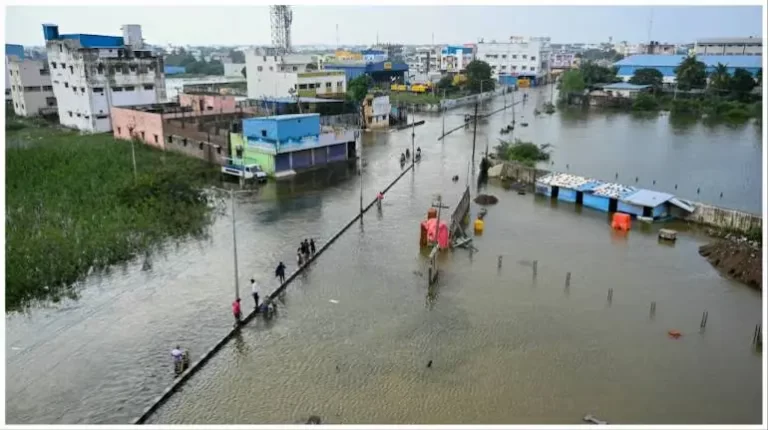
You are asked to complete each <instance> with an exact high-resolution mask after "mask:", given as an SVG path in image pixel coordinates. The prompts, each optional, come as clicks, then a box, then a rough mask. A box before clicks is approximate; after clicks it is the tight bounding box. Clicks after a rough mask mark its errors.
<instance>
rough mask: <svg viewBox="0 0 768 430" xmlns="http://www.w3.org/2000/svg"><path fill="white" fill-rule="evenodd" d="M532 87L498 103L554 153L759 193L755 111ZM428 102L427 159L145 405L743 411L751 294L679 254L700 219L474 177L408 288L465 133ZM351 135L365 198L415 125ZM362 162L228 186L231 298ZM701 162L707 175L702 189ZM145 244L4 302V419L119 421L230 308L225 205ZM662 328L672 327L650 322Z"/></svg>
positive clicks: (748, 380)
mask: <svg viewBox="0 0 768 430" xmlns="http://www.w3.org/2000/svg"><path fill="white" fill-rule="evenodd" d="M532 94H533V95H532V97H531V100H530V102H529V103H527V106H526V107H525V108H523V109H522V110H520V109H518V111H517V112H516V116H517V118H518V121H519V120H520V119H519V118H520V117H521V116H523V117H525V118H526V119H527V120H528V121H529V122H530V123H531V125H530V126H529V127H526V128H524V129H520V132H519V135H520V137H522V138H530V139H532V140H535V141H537V143H545V140H546V141H548V142H550V143H553V144H554V145H555V148H554V151H555V153H554V158H553V161H554V162H555V167H557V166H558V165H559V164H563V170H565V166H564V165H565V164H568V165H569V167H568V168H569V170H570V171H573V172H576V173H583V174H587V175H593V176H598V177H603V178H604V179H612V177H613V173H614V172H613V171H614V170H617V169H618V170H620V180H621V177H623V176H632V180H634V176H639V177H640V179H641V182H640V185H642V186H648V187H650V184H643V183H642V181H644V180H646V179H645V178H650V177H652V176H657V175H655V174H654V173H656V172H659V173H658V178H656V180H657V182H658V183H660V184H662V185H663V184H673V183H675V182H679V186H678V188H679V190H678V194H681V195H682V196H683V197H688V198H696V197H697V195H696V191H695V188H696V186H699V187H701V193H700V194H699V195H698V196H699V197H700V198H699V200H704V201H707V198H708V199H709V201H710V202H712V203H715V204H719V203H720V201H719V193H720V192H721V191H723V190H724V200H725V199H730V200H728V201H727V202H723V203H722V204H723V205H726V206H727V205H729V204H726V203H733V204H730V206H736V207H739V208H742V209H745V210H749V209H750V208H759V207H760V194H761V189H760V160H761V157H762V148H761V145H760V136H759V134H758V133H757V132H756V131H755V130H754V129H753V128H754V127H753V126H752V125H745V126H743V127H741V128H729V127H725V126H722V127H721V128H715V129H710V128H707V126H703V125H693V126H690V128H687V129H685V130H683V131H680V130H678V129H675V128H673V127H672V126H671V125H670V124H669V119H668V118H665V117H661V118H658V119H656V120H654V121H650V122H649V120H647V119H636V118H634V117H632V116H630V115H623V116H622V115H614V116H602V115H596V114H589V115H588V117H586V118H584V117H582V116H578V117H573V116H570V117H569V116H568V115H575V114H560V113H558V114H555V115H553V116H551V117H540V118H536V119H534V118H533V114H532V110H533V107H534V106H535V105H536V103H538V100H537V97H539V96H540V97H542V98H546V97H548V92H547V91H544V92H541V93H538V92H536V91H535V90H532ZM501 103H503V102H502V101H501V100H499V99H497V100H496V101H494V104H495V106H496V107H498V106H499V105H500V104H501ZM492 108H493V107H490V108H489V109H492ZM466 111H467V112H468V111H469V110H468V109H467V110H466ZM521 112H522V113H521ZM424 118H425V119H427V123H426V125H424V126H421V127H417V128H416V145H417V146H420V147H421V148H422V151H423V153H424V156H423V162H422V163H421V164H420V165H419V166H417V168H416V170H415V172H414V174H413V175H406V176H405V177H404V178H403V179H402V180H401V181H400V182H399V183H398V184H397V185H396V186H395V187H394V188H393V189H392V190H391V191H390V193H388V195H387V196H386V198H385V201H384V204H383V207H382V210H381V212H378V211H377V210H376V209H375V208H374V209H372V210H371V212H369V213H368V214H367V215H366V217H365V220H364V223H363V225H362V227H361V226H354V227H353V228H351V229H350V230H349V231H348V232H347V233H346V234H345V235H344V236H343V237H342V238H341V239H340V240H339V241H338V243H336V244H334V245H333V247H332V248H331V249H330V250H329V251H327V252H326V253H325V254H323V255H322V256H321V258H320V259H319V261H318V263H317V264H315V265H314V266H313V267H312V268H311V270H309V271H308V272H307V273H306V274H305V275H303V276H301V277H300V278H299V279H298V280H297V282H296V283H295V284H293V285H291V286H290V287H289V288H288V291H287V293H286V295H285V297H284V303H283V305H282V306H281V308H280V313H279V315H278V317H277V318H275V319H274V320H272V321H271V322H269V323H265V322H264V321H259V322H256V323H254V324H252V325H249V326H248V327H246V328H245V330H244V331H243V333H242V335H241V336H240V337H239V338H238V339H235V340H234V341H233V342H231V343H230V344H229V345H228V346H227V347H225V348H224V349H223V350H222V352H221V353H220V354H219V355H217V356H216V357H215V358H214V359H213V360H211V361H210V362H209V363H208V365H206V367H205V368H204V369H203V370H202V371H201V372H200V373H199V374H197V375H195V376H194V377H193V378H192V379H191V380H190V381H189V383H188V385H186V386H185V387H184V389H183V390H182V391H181V392H179V393H177V394H176V395H175V396H174V397H173V398H172V399H171V400H170V401H169V403H167V404H166V405H165V406H164V407H162V408H161V409H160V410H159V411H158V413H157V414H156V415H154V416H153V417H152V419H151V421H152V422H153V423H188V424H205V423H294V422H300V421H302V420H306V418H307V417H308V416H310V415H318V416H320V417H322V419H323V422H330V423H507V422H509V423H576V422H579V420H580V418H581V416H583V415H584V414H586V413H591V414H593V415H595V416H597V417H599V418H601V419H604V420H608V421H609V422H616V423H649V424H650V423H687V422H695V423H758V422H760V413H761V392H760V390H761V385H760V381H761V378H762V375H761V361H760V360H761V357H760V355H757V354H755V353H754V352H752V351H751V349H750V340H751V336H752V330H753V328H754V325H755V324H756V323H757V322H759V320H760V318H761V297H760V295H759V294H758V293H756V292H754V291H751V290H749V289H748V288H745V287H743V286H741V285H739V284H736V283H734V282H731V281H728V280H725V279H723V278H722V277H720V276H719V275H718V274H717V272H716V271H715V270H714V269H713V268H712V267H711V266H710V265H709V264H708V263H707V262H706V260H704V259H703V258H701V257H700V256H699V255H698V253H697V252H696V251H697V248H698V246H699V245H700V244H702V243H705V241H706V238H703V237H701V236H697V235H695V234H693V233H681V234H680V235H679V239H678V241H677V243H676V244H675V245H674V246H662V245H659V244H658V243H657V240H656V235H655V231H656V230H657V229H658V226H653V227H651V228H649V229H643V228H640V227H639V226H638V227H637V228H636V229H634V230H633V231H632V232H630V233H629V236H628V237H621V236H616V235H613V234H611V232H610V229H609V226H608V222H607V217H606V215H605V214H602V213H598V212H594V211H591V210H588V209H581V208H577V207H574V206H573V205H568V204H562V203H560V204H556V203H555V204H553V203H552V202H550V201H548V200H546V199H541V198H537V197H535V196H532V195H530V194H529V195H525V196H520V195H517V193H516V192H514V191H510V192H505V191H504V190H502V189H501V188H497V187H494V186H493V185H489V186H488V188H486V189H485V190H484V192H486V193H489V194H494V195H496V196H497V197H499V203H498V204H497V205H494V206H492V207H489V208H488V209H489V210H488V214H487V215H486V218H485V220H486V230H485V234H484V235H483V236H481V237H478V238H476V239H475V246H477V248H478V252H476V253H472V254H470V253H469V252H467V251H464V250H457V251H454V252H452V253H448V254H446V255H444V256H442V257H441V261H440V265H441V271H442V272H441V281H440V283H439V285H438V286H437V287H435V288H427V286H426V280H425V278H424V276H425V275H424V273H425V272H426V269H425V267H426V266H425V259H424V257H423V256H422V255H421V254H420V252H419V250H418V221H419V219H421V218H422V217H423V216H424V214H425V212H426V209H427V207H428V206H429V204H430V202H431V199H432V197H433V196H434V194H436V193H441V194H442V195H443V197H444V199H445V201H446V203H447V204H448V205H453V204H455V202H456V201H457V200H458V198H459V195H460V192H461V188H462V186H463V185H464V184H465V180H466V171H467V161H468V159H469V154H470V152H471V130H469V131H465V130H460V131H458V132H456V133H454V134H452V135H451V136H449V137H448V138H447V139H446V141H445V143H444V144H439V143H437V141H436V138H437V134H438V133H439V131H440V129H441V121H440V119H439V118H438V117H429V116H425V117H424ZM462 119H463V111H460V110H459V111H452V112H449V116H448V117H447V121H446V122H447V124H448V125H447V128H451V127H452V126H455V125H457V124H459V123H460V122H461V121H462ZM510 120H511V113H509V112H506V113H500V114H497V115H495V116H494V117H492V119H491V120H490V121H489V122H488V123H487V124H484V125H482V126H481V128H479V129H478V153H479V152H481V151H483V150H484V149H485V148H484V146H485V141H486V138H487V139H488V143H489V145H490V146H492V145H493V144H495V142H494V140H495V139H496V137H497V136H498V130H499V129H500V128H501V127H502V126H503V125H504V124H505V123H506V122H508V121H510ZM526 133H527V134H526ZM516 135H518V133H517V131H516ZM365 139H366V141H365V143H366V145H365V153H364V157H365V158H366V159H367V160H368V165H367V167H366V171H365V175H364V178H363V187H364V190H365V194H366V200H368V198H369V197H370V198H373V196H375V193H376V191H377V190H378V189H379V188H380V187H383V186H384V185H385V184H386V183H388V182H389V181H390V180H391V179H392V178H394V176H395V175H396V174H397V172H398V171H399V169H400V167H399V164H398V163H397V158H398V156H399V154H400V152H401V151H404V150H405V148H406V147H410V130H404V131H401V132H396V133H376V134H368V135H366V138H365ZM641 149H644V151H641ZM640 152H642V154H645V155H642V154H640ZM649 152H650V153H649ZM725 154H727V155H728V156H727V157H726V156H725ZM642 157H647V158H642ZM641 158H642V159H641ZM643 160H648V161H643ZM651 160H654V161H651ZM605 166H620V167H619V168H616V167H605ZM673 167H674V168H673ZM630 171H631V172H637V173H629V172H630ZM600 172H604V173H605V174H604V175H600ZM455 174H458V175H459V176H460V178H461V179H460V181H459V183H458V184H454V183H453V182H451V181H450V178H451V176H453V175H455ZM662 175H665V176H662ZM358 181H359V177H358V176H357V175H356V174H355V172H354V170H347V169H344V168H342V169H333V170H330V171H318V172H314V173H311V174H308V175H303V176H301V177H299V178H297V179H296V180H294V181H288V182H282V183H279V184H270V185H268V186H266V187H265V188H264V189H263V190H262V191H261V192H260V193H259V194H258V195H254V196H241V197H239V198H238V209H237V210H238V253H239V257H240V271H241V273H240V284H241V294H242V295H243V297H244V300H245V303H246V304H248V303H249V299H250V297H249V295H248V288H249V287H248V285H247V284H248V282H247V281H248V278H250V277H252V276H253V277H255V278H256V279H257V280H258V281H259V282H260V283H261V284H262V285H263V288H262V291H263V292H268V291H272V290H273V289H274V288H275V287H276V282H275V281H274V279H273V278H272V276H271V275H272V269H273V267H274V264H275V263H276V262H277V261H278V260H280V259H282V260H284V261H285V262H286V263H287V264H288V265H289V267H291V268H292V267H293V266H294V265H295V258H294V257H295V249H296V247H297V246H298V241H299V240H300V239H301V238H305V237H314V238H316V239H319V240H320V242H322V239H323V238H326V237H329V236H330V235H331V234H333V233H334V232H335V231H336V230H337V229H338V228H339V227H340V226H341V225H343V224H344V223H345V222H346V220H347V219H348V218H349V217H351V216H352V214H354V213H355V212H356V211H357V210H358V206H359V189H360V183H359V182H358ZM705 181H709V182H711V183H716V184H718V187H717V189H716V190H715V189H714V188H712V189H713V190H714V191H712V192H711V193H710V191H706V192H707V193H709V194H707V196H709V197H707V198H704V197H706V196H705V190H709V189H710V188H711V187H709V188H708V187H706V186H705V185H703V184H704V183H705ZM630 182H631V181H630ZM683 183H685V184H687V185H685V187H686V188H685V189H683V188H684V187H683V185H681V184H683ZM697 184H702V185H697ZM694 185H695V186H694ZM656 188H657V189H662V190H663V187H656ZM686 190H687V191H686ZM473 192H474V189H473ZM684 192H687V193H688V194H685V193H684ZM710 194H711V195H710ZM472 207H473V209H472V210H473V211H476V210H477V209H478V207H477V206H475V205H473V206H472ZM499 255H502V256H503V264H502V268H501V270H500V271H499V270H498V269H497V261H498V256H499ZM532 260H538V277H537V279H536V282H535V283H534V282H533V280H532V276H531V267H530V264H529V262H530V261H532ZM142 263H143V261H136V262H131V263H128V264H126V265H124V266H123V267H115V268H114V269H113V270H112V271H111V273H108V274H101V275H94V276H92V277H91V278H89V279H88V280H87V281H86V282H85V283H84V285H83V286H82V289H81V297H80V298H79V299H78V300H73V301H65V302H63V303H59V304H55V305H54V304H48V305H41V306H38V307H35V308H33V309H32V310H31V311H30V312H29V313H26V314H11V315H7V316H6V357H7V358H6V360H7V365H6V370H7V371H6V380H7V382H6V384H7V388H6V415H7V421H8V422H9V423H128V422H130V421H131V420H132V419H133V418H134V417H135V416H137V415H138V414H139V413H140V412H141V410H142V409H143V408H144V407H145V406H147V404H148V403H149V402H150V401H151V400H152V399H153V398H154V397H155V396H157V395H158V394H159V393H160V392H161V391H162V390H163V389H164V388H165V387H166V386H168V385H169V384H170V382H171V381H172V378H173V372H172V363H171V360H170V356H169V354H170V349H171V348H172V347H173V346H174V345H175V344H176V343H179V344H181V345H183V346H185V347H187V348H189V349H190V350H191V351H192V355H193V358H194V355H195V353H201V352H202V351H204V350H205V349H207V348H208V347H210V346H211V345H213V343H215V342H216V340H218V339H219V338H220V337H221V336H222V335H223V334H224V333H225V332H226V331H227V330H228V329H229V327H230V326H231V315H230V309H229V303H230V302H231V300H232V297H233V295H234V291H233V286H232V283H233V281H232V249H231V225H230V223H229V219H228V218H226V217H223V218H221V219H219V220H217V221H216V222H215V223H214V224H213V225H212V227H211V230H210V237H209V238H208V239H206V240H189V241H186V242H183V243H181V244H178V245H175V244H169V245H168V246H167V248H166V249H165V250H164V252H161V253H159V254H157V255H155V256H154V257H153V258H152V261H151V263H152V264H151V267H148V268H147V270H142V265H143V264H142ZM569 271H570V272H572V281H571V286H570V287H569V288H568V289H567V290H566V289H565V288H564V279H565V276H566V273H567V272H569ZM609 288H613V289H614V295H613V301H612V303H611V304H610V306H609V305H608V303H607V301H606V294H607V290H608V289H609ZM331 300H334V301H337V302H338V303H333V302H331ZM651 301H656V302H657V312H656V316H655V318H654V319H651V318H649V313H648V311H649V305H650V302H651ZM704 310H707V311H708V312H709V316H710V318H709V320H708V325H707V328H706V331H705V332H703V333H700V332H699V320H700V318H701V313H702V312H703V311H704ZM670 329H677V330H680V331H681V332H682V333H683V336H682V337H681V338H680V339H678V340H672V339H669V338H668V337H667V336H666V332H667V330H670ZM429 360H432V361H433V365H432V367H431V368H427V367H426V363H427V362H428V361H429ZM337 367H338V370H336V369H337Z"/></svg>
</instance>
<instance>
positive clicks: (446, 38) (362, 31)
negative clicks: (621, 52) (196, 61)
mask: <svg viewBox="0 0 768 430" xmlns="http://www.w3.org/2000/svg"><path fill="white" fill-rule="evenodd" d="M761 13H763V12H762V10H761V8H760V7H757V6H675V7H672V6H654V7H649V6H621V7H608V6H443V7H434V6H429V7H426V6H418V7H405V6H397V7H385V6H366V7H353V6H294V12H293V27H292V28H293V43H294V44H296V45H305V44H328V45H335V44H336V25H337V24H338V26H339V39H340V42H341V44H342V45H343V44H372V43H375V42H376V37H377V33H378V38H379V40H380V41H382V42H386V41H389V42H399V43H406V44H428V43H431V41H432V37H433V35H434V40H435V42H436V43H468V42H477V41H478V39H479V38H484V39H485V40H486V41H491V40H493V39H497V40H505V39H507V38H508V37H509V36H511V35H517V36H549V37H551V38H552V41H553V42H555V43H558V42H586V43H595V42H604V41H605V42H607V41H608V38H609V37H613V40H614V41H621V40H627V41H629V42H635V43H636V42H644V41H647V40H648V33H649V31H648V30H649V23H650V22H651V20H650V18H651V16H653V20H652V25H651V26H650V30H651V32H650V34H651V39H652V40H658V41H662V42H693V41H695V39H697V38H701V37H727V36H761V35H762V22H761ZM5 18H6V26H5V37H6V43H18V44H22V45H43V37H42V29H41V24H43V23H54V24H58V25H59V31H60V32H61V33H92V34H108V35H119V34H120V26H121V25H122V24H140V25H141V26H142V29H143V34H144V39H145V40H146V41H147V42H148V43H152V44H167V43H172V44H189V45H208V44H227V45H230V44H231V45H236V44H242V45H266V44H269V43H270V29H269V8H268V7H267V6H252V7H251V6H216V7H213V6H160V7H147V6H141V7H128V6H87V7H86V6H69V7H50V6H9V7H7V9H6V17H5Z"/></svg>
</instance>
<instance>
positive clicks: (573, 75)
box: [559, 69, 587, 100]
mask: <svg viewBox="0 0 768 430" xmlns="http://www.w3.org/2000/svg"><path fill="white" fill-rule="evenodd" d="M586 88H587V84H586V83H584V75H582V73H581V72H580V71H579V70H578V69H571V70H568V71H566V72H565V73H563V76H561V77H560V84H559V89H560V98H561V99H562V100H565V99H566V98H567V97H568V95H570V94H581V93H583V92H584V90H585V89H586Z"/></svg>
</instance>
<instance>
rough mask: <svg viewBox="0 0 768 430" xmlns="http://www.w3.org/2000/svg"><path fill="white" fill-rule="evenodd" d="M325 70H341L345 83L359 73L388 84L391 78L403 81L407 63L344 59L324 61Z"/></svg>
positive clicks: (406, 71) (406, 72)
mask: <svg viewBox="0 0 768 430" xmlns="http://www.w3.org/2000/svg"><path fill="white" fill-rule="evenodd" d="M323 68H324V69H326V70H343V71H344V74H345V75H346V78H347V83H349V82H350V81H352V79H355V78H357V77H358V76H360V75H364V74H365V75H368V76H370V77H371V79H373V81H374V82H378V83H383V84H386V85H389V84H390V82H392V78H394V79H396V80H397V81H399V82H405V80H406V76H407V74H408V65H407V64H405V63H398V62H392V61H379V62H372V63H371V62H366V61H365V60H363V61H345V62H340V63H325V65H324V66H323Z"/></svg>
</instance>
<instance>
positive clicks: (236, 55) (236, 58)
mask: <svg viewBox="0 0 768 430" xmlns="http://www.w3.org/2000/svg"><path fill="white" fill-rule="evenodd" d="M229 58H231V59H232V62H233V63H235V64H245V54H243V51H235V50H234V49H232V50H230V51H229Z"/></svg>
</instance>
